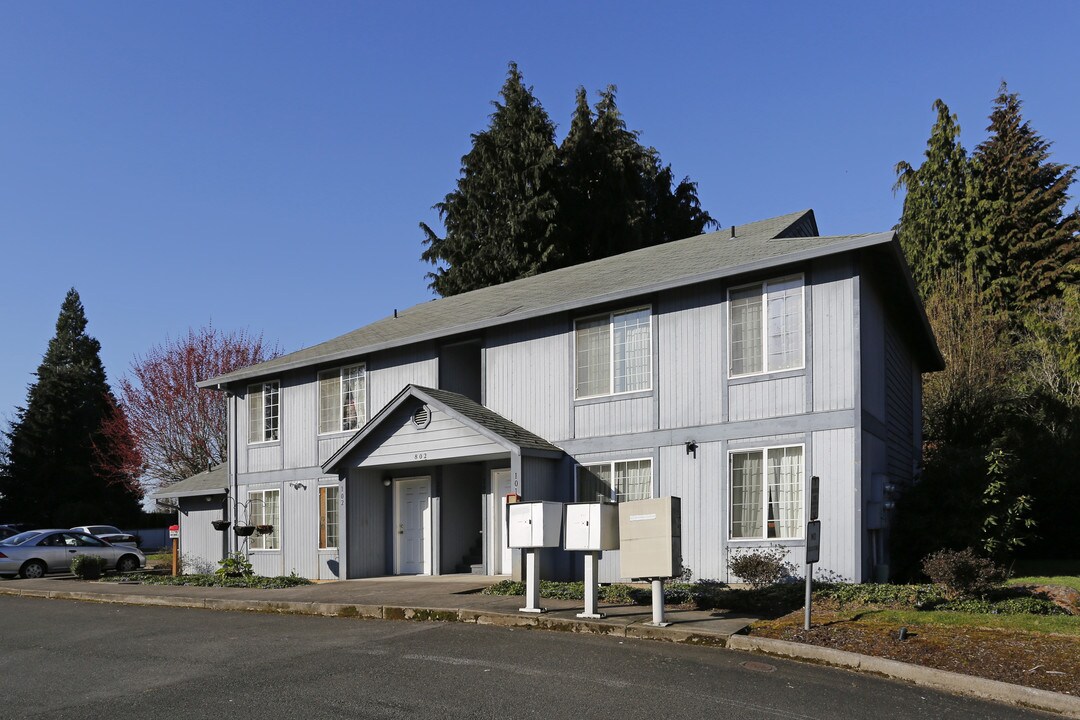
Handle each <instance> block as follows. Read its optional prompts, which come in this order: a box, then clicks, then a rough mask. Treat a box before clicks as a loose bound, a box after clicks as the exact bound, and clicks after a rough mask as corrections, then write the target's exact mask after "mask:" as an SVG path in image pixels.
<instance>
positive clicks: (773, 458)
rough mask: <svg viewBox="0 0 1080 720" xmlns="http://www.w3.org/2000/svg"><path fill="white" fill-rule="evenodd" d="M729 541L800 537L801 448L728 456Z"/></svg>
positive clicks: (750, 451)
mask: <svg viewBox="0 0 1080 720" xmlns="http://www.w3.org/2000/svg"><path fill="white" fill-rule="evenodd" d="M730 479H731V485H730V490H731V538H732V539H733V540H767V539H773V538H775V539H784V538H800V537H802V527H803V448H802V446H801V445H795V446H791V447H774V448H762V449H759V450H739V451H737V452H733V453H731V466H730Z"/></svg>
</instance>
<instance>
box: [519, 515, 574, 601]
mask: <svg viewBox="0 0 1080 720" xmlns="http://www.w3.org/2000/svg"><path fill="white" fill-rule="evenodd" d="M507 507H508V509H509V512H508V513H507V516H506V524H507V526H508V527H507V531H506V537H507V545H508V546H509V547H511V548H524V549H525V607H523V608H521V612H535V613H538V612H543V610H542V609H541V607H540V569H539V565H538V562H537V560H538V558H537V556H536V551H537V550H538V549H539V548H546V547H559V542H560V540H562V519H563V518H562V516H563V504H562V503H560V502H551V501H545V500H538V501H533V502H522V503H513V504H511V505H508V506H507Z"/></svg>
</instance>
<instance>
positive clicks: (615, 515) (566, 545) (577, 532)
mask: <svg viewBox="0 0 1080 720" xmlns="http://www.w3.org/2000/svg"><path fill="white" fill-rule="evenodd" d="M564 526H565V528H566V535H565V539H564V540H563V549H564V550H583V551H584V552H585V612H582V613H578V617H579V618H602V617H604V614H603V613H600V612H597V610H596V595H597V582H596V578H597V577H598V573H597V565H598V562H599V559H600V553H601V552H603V551H604V550H618V549H619V506H618V505H616V504H615V503H608V502H595V503H567V505H566V518H565V522H564Z"/></svg>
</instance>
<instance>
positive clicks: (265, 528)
mask: <svg viewBox="0 0 1080 720" xmlns="http://www.w3.org/2000/svg"><path fill="white" fill-rule="evenodd" d="M255 529H256V530H258V531H259V534H260V535H269V534H270V533H272V532H274V526H273V525H256V526H255Z"/></svg>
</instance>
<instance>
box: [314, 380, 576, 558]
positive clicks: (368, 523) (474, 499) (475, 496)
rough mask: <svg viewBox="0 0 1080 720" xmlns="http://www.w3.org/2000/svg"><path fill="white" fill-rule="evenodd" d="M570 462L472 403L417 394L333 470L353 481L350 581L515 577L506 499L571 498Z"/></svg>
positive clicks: (347, 450) (368, 429)
mask: <svg viewBox="0 0 1080 720" xmlns="http://www.w3.org/2000/svg"><path fill="white" fill-rule="evenodd" d="M567 463H568V460H567V459H566V456H565V454H564V453H563V452H562V450H560V449H559V448H557V447H555V446H554V445H552V444H551V443H549V442H547V441H546V440H544V439H543V438H540V437H538V436H536V435H534V434H532V433H530V432H528V431H527V430H525V429H524V428H521V427H520V426H518V425H515V424H513V423H511V422H510V421H508V420H507V419H506V418H503V417H502V416H500V415H498V414H497V413H494V412H492V411H491V410H489V409H487V408H485V407H483V406H482V405H480V404H479V403H476V402H475V401H473V400H470V399H469V398H466V397H464V396H462V395H458V394H457V393H452V392H449V391H445V390H436V389H430V388H422V387H418V386H414V385H409V386H407V387H406V388H404V389H403V390H402V391H401V392H400V393H399V394H398V395H397V396H396V397H395V398H394V399H393V400H392V401H390V403H388V404H387V406H386V407H384V408H383V409H382V410H381V411H380V412H379V413H378V414H377V415H375V417H373V418H372V420H371V421H370V422H369V423H368V424H367V425H365V426H364V427H363V428H362V429H361V430H360V431H359V432H358V433H357V434H356V435H355V436H354V437H353V438H352V439H351V440H350V441H349V442H348V443H346V444H345V445H344V446H343V447H342V448H341V449H340V450H339V451H338V452H337V453H336V454H335V455H334V456H333V457H331V458H330V460H328V461H327V463H326V464H325V465H323V469H324V470H325V471H326V472H328V473H337V474H338V476H339V477H340V478H342V480H343V488H344V494H345V513H344V518H343V520H344V522H343V526H344V527H343V529H342V533H343V537H344V538H345V542H344V545H345V547H344V551H343V557H342V558H341V564H342V567H343V569H344V570H345V573H344V577H346V578H359V577H375V576H382V575H443V574H452V573H460V572H473V573H482V574H485V575H493V574H509V573H510V572H511V570H512V567H513V563H514V558H513V554H512V553H511V552H510V551H509V550H508V549H507V548H506V545H505V537H504V531H503V528H505V526H506V524H505V512H506V511H505V505H506V495H507V494H509V493H515V494H517V495H520V496H521V497H522V498H523V499H543V500H560V499H568V498H569V493H570V485H569V480H568V478H569V477H570V472H569V469H568V465H567Z"/></svg>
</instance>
